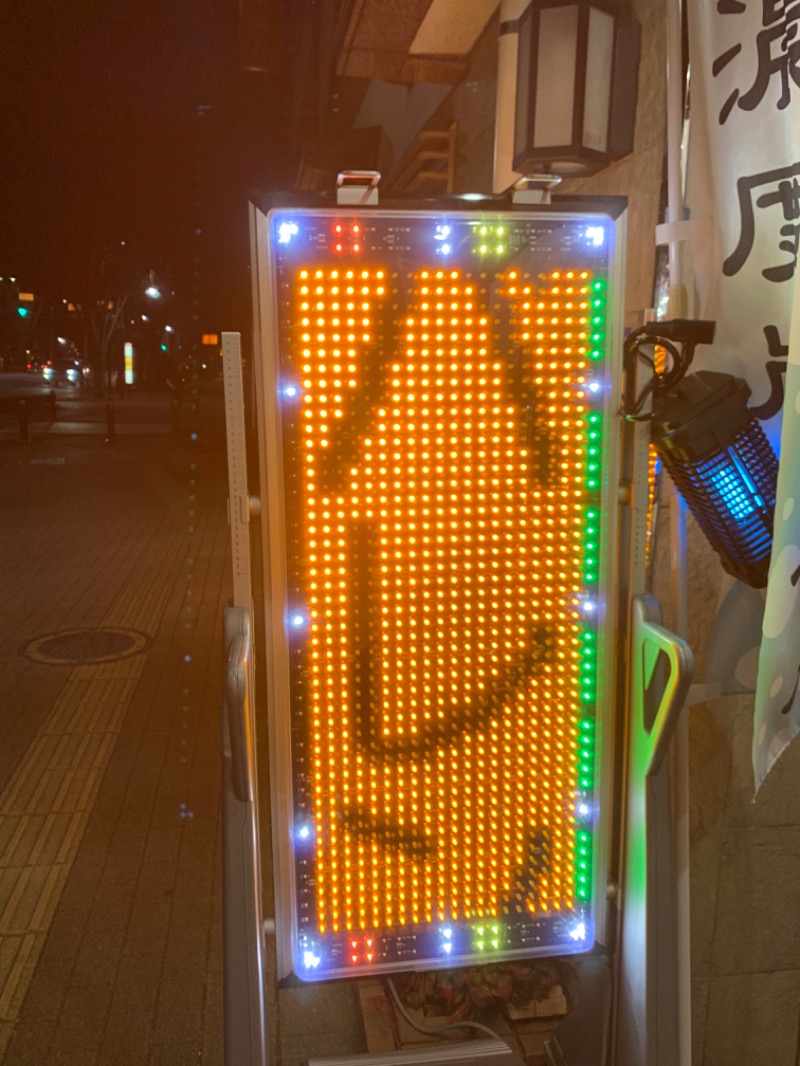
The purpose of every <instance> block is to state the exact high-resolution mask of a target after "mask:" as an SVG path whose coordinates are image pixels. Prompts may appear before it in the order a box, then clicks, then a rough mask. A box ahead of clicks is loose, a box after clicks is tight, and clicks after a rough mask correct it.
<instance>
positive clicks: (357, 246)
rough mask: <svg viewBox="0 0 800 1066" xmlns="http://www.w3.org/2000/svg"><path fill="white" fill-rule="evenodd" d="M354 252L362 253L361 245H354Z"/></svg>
mask: <svg viewBox="0 0 800 1066" xmlns="http://www.w3.org/2000/svg"><path fill="white" fill-rule="evenodd" d="M353 251H354V252H360V251H361V245H360V244H354V245H353Z"/></svg>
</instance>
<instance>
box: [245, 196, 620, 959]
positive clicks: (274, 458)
mask: <svg viewBox="0 0 800 1066" xmlns="http://www.w3.org/2000/svg"><path fill="white" fill-rule="evenodd" d="M574 207H575V208H577V210H574V209H572V208H573V205H570V209H569V210H565V209H564V207H561V206H555V207H549V206H542V207H532V206H529V205H524V206H522V207H519V208H513V207H512V208H509V207H508V205H507V203H506V202H503V203H502V204H496V203H494V204H491V205H490V206H487V204H486V203H480V204H477V205H475V206H473V205H469V204H463V203H461V204H459V205H458V207H457V208H456V210H460V211H463V212H464V216H465V217H467V216H470V217H479V216H478V215H477V214H476V212H480V213H481V214H482V215H484V216H486V215H491V216H492V217H494V216H501V215H503V216H509V215H514V216H519V217H521V218H527V219H543V218H546V219H547V220H548V221H554V220H555V221H557V220H568V221H569V222H574V221H575V219H576V218H577V217H581V218H584V217H585V218H586V219H588V220H590V219H591V218H597V219H598V220H601V221H602V223H603V225H605V226H607V227H610V230H611V232H612V233H613V242H614V250H613V252H612V253H611V255H610V265H609V274H608V285H609V292H610V293H611V292H613V293H614V294H615V299H614V301H613V303H614V306H613V307H612V306H611V303H612V301H611V300H609V308H608V322H607V330H606V338H605V360H606V363H605V366H606V374H605V388H606V392H607V396H606V400H605V412H606V418H605V433H604V439H603V464H604V479H603V507H604V522H603V528H602V530H601V545H600V558H601V559H602V560H603V565H604V574H603V579H604V580H603V583H602V587H603V590H605V594H603V593H601V594H600V595H599V596H598V603H599V604H600V605H601V609H602V611H603V612H604V616H603V618H602V622H601V623H600V624H598V627H597V633H598V643H599V646H600V647H599V652H598V658H599V659H600V660H602V662H603V664H604V669H603V670H601V672H600V678H599V687H598V690H597V696H596V700H597V705H598V708H599V707H601V706H602V707H603V708H604V710H603V712H602V713H603V718H604V723H603V729H602V731H601V733H600V736H599V738H598V747H597V751H596V756H595V777H596V781H597V786H596V795H597V797H598V803H599V808H600V810H601V811H602V815H601V817H600V818H599V819H598V821H597V823H596V827H595V828H596V833H595V847H594V849H593V854H592V883H593V885H594V892H593V899H592V900H591V910H592V917H593V923H594V941H595V942H596V944H598V945H603V944H605V943H606V942H607V937H608V936H609V935H611V934H610V933H609V930H608V929H607V914H606V909H607V908H606V903H605V894H606V889H605V886H606V880H607V876H608V870H609V865H610V862H611V854H610V853H611V847H612V845H611V838H612V835H613V833H614V830H613V821H612V819H613V815H612V811H611V807H612V804H613V803H614V801H615V789H614V783H613V781H612V766H613V748H614V742H615V732H616V730H617V723H616V721H615V718H616V706H617V704H618V702H619V696H618V691H619V680H618V677H617V670H618V663H617V659H618V646H617V645H618V637H617V632H618V629H619V626H620V625H621V624H623V623H624V620H621V619H620V618H619V617H618V612H619V609H620V608H619V604H620V597H619V596H618V595H617V594H616V592H617V584H618V580H619V577H620V571H621V570H624V566H621V565H620V561H619V560H618V559H617V557H616V543H617V522H618V514H617V512H618V507H617V484H618V480H619V462H620V457H619V439H618V437H619V433H618V429H617V428H616V422H617V421H618V420H617V419H615V418H614V417H613V416H614V415H616V413H617V411H618V409H619V399H620V396H619V390H620V377H621V366H620V361H619V357H618V354H617V353H619V352H621V348H622V326H623V321H622V320H623V314H622V299H623V292H624V247H625V214H624V211H622V212H620V211H619V209H618V207H619V202H618V201H614V202H613V204H612V205H611V206H609V205H608V204H607V203H604V202H603V201H600V202H599V203H598V202H594V201H592V202H590V203H586V202H581V203H580V204H576V205H574ZM446 210H447V212H448V213H449V214H453V213H454V209H453V205H452V203H448V204H447V206H446ZM283 211H284V209H283V208H280V207H277V208H274V209H273V210H272V211H270V212H269V214H265V213H263V212H261V211H260V210H258V209H254V212H253V255H254V259H253V261H254V266H255V271H254V278H253V284H254V298H255V306H256V323H255V327H256V328H255V334H256V336H255V351H256V361H255V369H256V399H257V405H258V431H259V448H260V455H261V460H262V462H261V489H262V494H261V495H262V513H263V515H264V528H263V536H262V541H263V553H264V555H263V560H264V568H263V570H264V584H265V614H264V622H265V636H266V657H267V663H266V667H267V669H266V689H267V692H266V703H267V708H268V713H267V717H268V730H269V748H270V755H271V760H270V761H271V772H270V791H271V800H272V825H273V832H272V845H273V865H274V886H275V906H276V932H277V964H278V976H279V978H282V977H286V976H288V975H290V974H292V973H297V974H298V975H299V976H301V977H303V978H304V979H314V978H315V977H317V976H319V977H320V978H322V977H332V976H343V975H351V976H361V975H363V972H364V970H363V969H361V968H357V969H355V970H353V971H352V972H351V971H349V970H348V971H344V970H339V971H331V970H325V971H324V972H321V973H319V974H318V975H317V974H315V973H313V972H309V971H310V969H313V968H309V967H306V968H305V972H302V968H301V967H298V955H297V953H298V927H297V917H296V910H295V906H294V902H293V901H294V900H295V898H296V886H295V883H294V877H295V868H294V858H293V855H292V847H293V839H292V826H293V800H292V781H291V778H292V769H291V759H290V753H291V743H292V742H291V711H290V708H291V699H292V697H291V688H290V677H289V666H288V664H289V659H290V654H291V651H290V641H291V634H290V633H289V632H288V627H287V605H288V603H289V585H288V577H287V575H288V557H287V549H286V535H285V526H284V515H285V512H286V495H285V485H284V472H283V460H284V456H283V444H284V442H283V439H282V435H281V428H280V425H281V416H280V406H279V399H278V397H279V391H280V388H281V379H280V374H279V354H278V348H279V340H278V338H279V333H280V328H279V327H280V323H279V309H278V306H277V296H276V291H275V286H274V277H275V273H276V262H275V252H276V233H275V222H276V218H277V217H278V215H279V214H281V213H282V212H283ZM411 212H413V213H414V214H415V216H416V215H421V216H424V217H430V218H431V219H435V218H436V217H438V216H440V215H441V214H442V207H440V206H427V205H426V207H425V208H424V209H423V210H420V209H419V206H418V205H413V207H411V208H409V207H407V206H406V205H395V204H392V205H384V206H382V207H380V208H378V207H376V208H368V209H365V208H363V207H356V208H351V207H343V206H339V207H335V208H334V207H320V208H310V209H309V208H304V209H301V210H300V211H299V212H296V213H297V214H300V215H302V214H304V213H305V214H308V215H313V216H314V217H322V218H330V219H334V218H347V217H350V216H352V217H358V218H365V217H368V216H389V215H395V216H396V215H398V214H403V213H406V214H408V213H411ZM259 728H262V729H263V723H262V724H261V725H260V727H259ZM590 947H591V944H584V943H576V946H575V949H574V950H576V951H585V950H588V949H589V948H590ZM541 953H544V952H543V951H542V952H538V951H536V950H534V951H532V952H529V953H528V954H541ZM549 953H550V954H563V953H565V952H564V951H552V952H549ZM524 954H525V953H523V952H520V951H519V950H515V951H513V952H504V951H497V952H490V953H489V954H486V955H484V954H476V953H475V952H474V951H473V952H471V953H466V954H465V953H460V954H459V955H457V956H455V957H451V958H448V957H442V958H436V959H435V958H431V957H429V956H427V957H423V958H417V957H413V956H411V957H409V958H408V959H406V960H399V961H397V962H393V963H392V964H391V965H386V966H383V965H381V964H380V963H378V964H376V965H374V966H372V967H370V968H369V972H373V973H380V972H387V971H389V970H391V971H394V970H398V969H411V968H415V967H418V966H420V965H425V966H426V967H429V968H434V967H446V966H452V965H454V964H470V963H478V962H488V961H499V960H501V959H504V958H508V957H518V956H520V955H524Z"/></svg>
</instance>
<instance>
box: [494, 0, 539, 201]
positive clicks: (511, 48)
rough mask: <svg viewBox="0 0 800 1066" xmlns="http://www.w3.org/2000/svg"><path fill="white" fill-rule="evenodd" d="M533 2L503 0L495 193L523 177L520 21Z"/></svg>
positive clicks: (499, 49) (495, 149)
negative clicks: (518, 164) (518, 123)
mask: <svg viewBox="0 0 800 1066" xmlns="http://www.w3.org/2000/svg"><path fill="white" fill-rule="evenodd" d="M529 2H530V0H501V2H500V35H499V37H498V41H497V101H496V109H495V121H494V170H493V179H492V190H493V192H504V191H505V190H506V189H507V188H508V187H509V185H513V184H514V182H516V181H518V180H519V179H520V178H521V177H522V175H521V174H519V173H517V171H516V170H514V121H515V116H516V109H517V44H518V40H519V34H518V33H517V21H518V19H519V17H520V15H521V14H522V13H523V11H524V10H525V8H526V7H527V6H528V3H529Z"/></svg>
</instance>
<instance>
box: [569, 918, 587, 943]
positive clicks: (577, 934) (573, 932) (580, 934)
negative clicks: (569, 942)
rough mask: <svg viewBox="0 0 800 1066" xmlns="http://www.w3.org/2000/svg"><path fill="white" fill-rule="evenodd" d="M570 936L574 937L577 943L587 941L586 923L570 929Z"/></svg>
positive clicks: (580, 923) (579, 923)
mask: <svg viewBox="0 0 800 1066" xmlns="http://www.w3.org/2000/svg"><path fill="white" fill-rule="evenodd" d="M569 935H570V936H571V937H572V939H573V940H576V941H577V940H585V939H586V923H585V922H578V924H577V925H576V926H574V927H573V928H572V929H570V931H569Z"/></svg>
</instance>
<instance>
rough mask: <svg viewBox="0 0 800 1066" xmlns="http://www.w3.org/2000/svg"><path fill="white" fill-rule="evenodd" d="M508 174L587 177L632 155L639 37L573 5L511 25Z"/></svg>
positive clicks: (539, 2)
mask: <svg viewBox="0 0 800 1066" xmlns="http://www.w3.org/2000/svg"><path fill="white" fill-rule="evenodd" d="M518 42H519V44H518V48H519V51H518V57H517V94H516V116H515V127H514V169H515V170H517V171H519V172H521V173H530V172H532V171H537V170H542V169H545V168H547V169H549V170H551V171H553V173H556V174H590V173H593V172H594V171H597V170H602V169H603V167H605V166H607V165H608V164H609V163H610V162H611V161H612V160H613V159H616V158H619V157H621V156H623V155H627V154H628V152H630V151H631V149H632V148H633V126H634V118H635V113H636V77H637V68H638V57H639V31H638V27H635V26H620V25H619V24H618V22H617V19H616V18H615V17H614V16H613V15H612V14H610V13H609V12H607V11H604V10H602V9H601V8H599V7H597V6H595V5H594V4H589V3H586V2H585V0H580V2H578V3H567V4H565V3H561V2H557V3H552V2H548V0H534V3H532V4H531V5H530V7H528V8H527V9H526V11H525V13H524V14H523V15H522V17H521V19H520V23H519V35H518Z"/></svg>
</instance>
